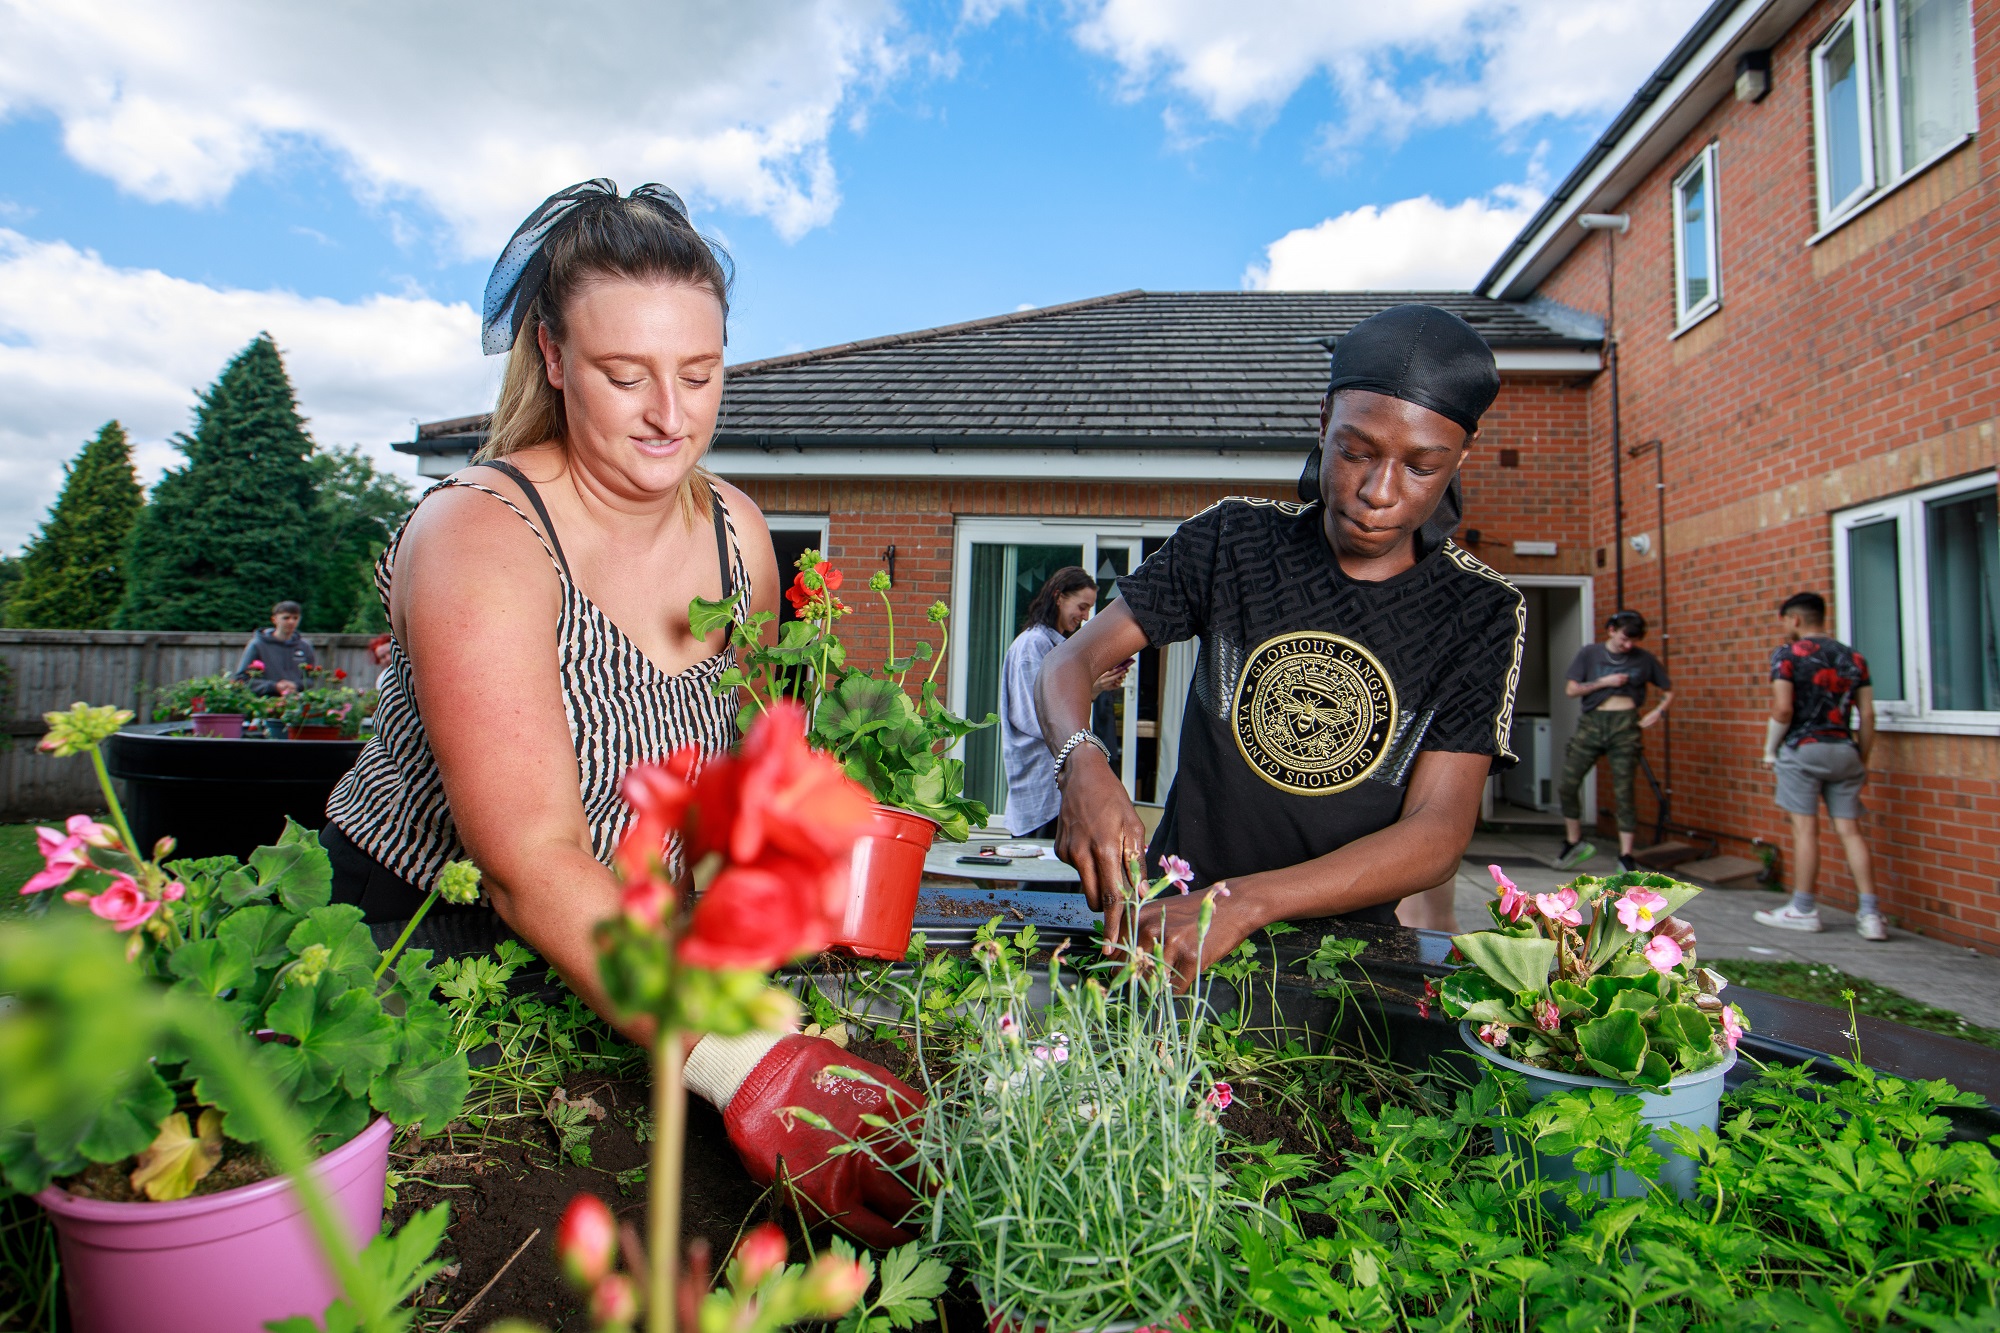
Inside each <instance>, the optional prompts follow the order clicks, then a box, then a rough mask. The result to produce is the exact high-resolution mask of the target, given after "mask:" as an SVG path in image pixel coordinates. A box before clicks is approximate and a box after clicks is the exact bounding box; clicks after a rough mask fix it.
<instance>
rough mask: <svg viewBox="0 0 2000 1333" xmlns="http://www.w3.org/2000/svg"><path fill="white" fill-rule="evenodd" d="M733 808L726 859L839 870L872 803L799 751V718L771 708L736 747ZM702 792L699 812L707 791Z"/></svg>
mask: <svg viewBox="0 0 2000 1333" xmlns="http://www.w3.org/2000/svg"><path fill="white" fill-rule="evenodd" d="M739 762H740V764H741V765H742V769H743V773H742V778H741V781H740V782H736V783H732V784H731V786H732V788H733V791H734V794H735V795H736V796H737V798H738V800H739V802H740V804H739V805H738V807H737V808H736V810H735V811H734V812H733V813H734V818H733V819H731V820H730V822H729V828H730V834H729V856H730V859H731V860H733V861H736V862H739V863H748V862H752V861H756V860H758V859H759V858H761V857H763V856H765V855H766V854H767V849H769V848H775V849H776V850H777V851H779V852H781V853H783V854H784V855H787V856H791V857H794V858H796V859H798V860H801V861H803V862H805V863H807V864H809V865H812V864H822V865H823V864H829V863H832V862H843V863H844V862H845V861H846V859H847V857H848V854H849V853H850V852H851V851H852V849H853V847H854V838H855V835H856V833H857V832H858V831H859V830H860V828H861V826H862V825H863V824H865V823H866V822H867V821H868V818H869V814H870V811H871V808H872V807H871V803H870V801H869V800H868V797H867V795H866V793H864V792H863V791H862V790H861V788H859V787H857V786H856V785H855V784H854V783H853V782H851V781H849V780H848V777H847V774H846V773H845V772H843V771H842V769H841V767H840V765H839V764H838V763H836V762H835V761H834V760H832V759H829V758H828V757H826V756H825V755H823V754H818V753H815V752H814V751H813V750H812V749H811V748H810V747H808V746H807V745H806V716H805V711H804V710H803V709H801V708H800V707H799V706H798V705H797V704H795V703H790V702H783V703H779V704H776V705H773V707H772V708H771V711H770V713H769V715H768V716H766V717H764V718H762V719H760V720H759V721H758V724H757V726H756V727H755V728H753V729H752V730H751V732H750V735H749V737H748V738H747V739H746V740H745V741H744V743H743V755H742V758H741V760H740V761H739ZM702 786H703V791H702V795H703V798H704V800H703V804H704V805H706V803H707V802H706V797H707V795H708V792H707V786H708V784H706V783H704V784H702Z"/></svg>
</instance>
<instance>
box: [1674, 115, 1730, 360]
mask: <svg viewBox="0 0 2000 1333" xmlns="http://www.w3.org/2000/svg"><path fill="white" fill-rule="evenodd" d="M1716 163H1717V153H1716V146H1715V145H1714V144H1710V145H1708V147H1706V148H1704V149H1702V150H1701V152H1700V153H1699V154H1697V155H1696V157H1695V159H1694V161H1692V162H1690V163H1688V164H1687V166H1686V167H1685V168H1684V169H1683V170H1682V171H1681V174H1680V175H1678V176H1676V177H1674V183H1673V189H1672V190H1671V192H1670V197H1671V200H1672V205H1673V210H1674V317H1675V318H1674V334H1675V336H1679V335H1680V334H1682V333H1685V332H1686V331H1687V330H1689V329H1691V328H1693V327H1694V326H1695V325H1696V324H1699V323H1700V322H1701V321H1702V320H1704V319H1707V318H1708V317H1709V316H1710V315H1712V314H1714V313H1715V312H1716V311H1718V310H1720V309H1721V308H1722V241H1721V238H1722V227H1721V222H1720V217H1721V212H1720V208H1719V204H1720V202H1721V195H1720V192H1719V191H1718V190H1717V188H1716V178H1717V172H1716ZM1695 176H1702V177H1703V178H1704V184H1703V193H1704V194H1705V195H1706V198H1707V205H1706V208H1705V209H1704V216H1703V218H1702V239H1703V240H1704V241H1706V242H1707V244H1708V295H1706V296H1704V297H1703V298H1702V299H1701V300H1699V301H1697V302H1695V303H1694V304H1693V305H1689V304H1687V226H1686V219H1685V217H1684V215H1683V212H1682V208H1681V187H1682V186H1683V185H1685V184H1687V182H1688V181H1689V180H1691V179H1693V178H1694V177H1695Z"/></svg>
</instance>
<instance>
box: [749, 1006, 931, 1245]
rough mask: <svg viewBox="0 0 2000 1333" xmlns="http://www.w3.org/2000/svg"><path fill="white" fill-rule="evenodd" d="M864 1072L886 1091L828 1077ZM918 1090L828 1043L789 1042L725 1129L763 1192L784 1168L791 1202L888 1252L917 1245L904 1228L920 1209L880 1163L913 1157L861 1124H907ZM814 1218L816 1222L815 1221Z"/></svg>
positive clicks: (759, 1071)
mask: <svg viewBox="0 0 2000 1333" xmlns="http://www.w3.org/2000/svg"><path fill="white" fill-rule="evenodd" d="M829 1065H839V1066H842V1067H844V1068H847V1069H858V1070H861V1071H863V1072H865V1073H867V1074H868V1075H869V1076H870V1077H873V1078H876V1079H879V1080H881V1082H882V1083H883V1084H884V1085H885V1088H886V1091H885V1090H884V1088H878V1087H876V1086H874V1085H873V1084H869V1083H861V1082H857V1081H855V1080H854V1079H850V1078H844V1077H842V1076H840V1075H838V1074H830V1073H828V1072H827V1066H829ZM923 1105H924V1099H923V1097H922V1095H920V1094H919V1093H918V1092H916V1090H914V1089H913V1088H911V1087H910V1086H909V1085H908V1084H906V1083H904V1082H903V1081H902V1080H901V1079H899V1078H897V1077H896V1076H895V1075H894V1074H891V1073H890V1072H889V1071H888V1070H886V1069H883V1068H882V1067H881V1066H879V1065H872V1064H870V1063H868V1062H867V1061H866V1060H858V1059H856V1058H855V1057H853V1056H851V1055H849V1054H848V1053H847V1052H846V1051H843V1050H842V1049H840V1047H838V1046H836V1045H834V1044H833V1043H832V1042H830V1041H827V1040H826V1039H825V1038H823V1037H798V1036H792V1037H784V1038H781V1039H780V1040H779V1042H778V1044H777V1045H776V1046H774V1047H772V1048H771V1051H770V1053H769V1054H768V1055H766V1056H765V1057H764V1058H763V1059H762V1060H760V1061H758V1063H757V1066H756V1068H754V1069H752V1070H751V1071H750V1076H749V1077H748V1078H746V1079H744V1080H743V1085H742V1086H741V1087H739V1088H738V1089H737V1090H736V1095H735V1096H734V1097H732V1098H730V1100H729V1109H728V1110H726V1111H724V1112H723V1114H722V1123H723V1125H724V1126H725V1127H726V1128H727V1129H728V1130H729V1141H730V1142H731V1143H733V1144H735V1145H736V1153H737V1156H739V1157H741V1158H742V1159H743V1166H744V1169H745V1170H747V1171H749V1173H750V1178H751V1179H753V1180H755V1181H756V1182H757V1183H758V1184H760V1185H769V1184H772V1183H773V1182H774V1181H776V1180H777V1178H778V1164H779V1162H780V1161H781V1160H782V1161H783V1163H784V1170H785V1177H786V1179H787V1180H789V1181H790V1183H791V1187H792V1192H793V1193H794V1194H795V1195H796V1196H797V1197H798V1198H800V1199H802V1200H804V1201H805V1202H806V1203H809V1204H811V1205H812V1209H813V1210H814V1211H816V1212H817V1214H818V1216H819V1217H821V1218H824V1219H825V1220H827V1221H830V1222H832V1223H833V1224H834V1225H835V1226H837V1227H839V1228H840V1229H841V1230H843V1231H845V1232H847V1233H848V1234H849V1235H851V1236H853V1237H854V1238H855V1239H856V1240H859V1241H861V1242H862V1243H863V1244H866V1245H871V1246H874V1247H875V1248H877V1249H884V1250H886V1249H890V1248H892V1247H894V1246H897V1245H903V1244H907V1243H908V1242H910V1241H912V1240H915V1239H916V1233H915V1232H912V1231H907V1230H904V1229H903V1228H902V1227H900V1226H898V1225H897V1223H899V1222H901V1221H902V1220H903V1219H904V1218H905V1217H906V1216H908V1214H909V1213H910V1211H911V1210H912V1209H914V1208H915V1207H916V1203H917V1200H916V1196H915V1195H914V1194H912V1193H911V1192H910V1188H909V1186H908V1185H906V1184H904V1183H903V1181H902V1179H901V1178H899V1177H898V1176H897V1175H896V1174H895V1172H894V1171H892V1170H889V1169H888V1168H887V1167H885V1166H884V1165H883V1164H882V1162H879V1161H877V1160H875V1157H876V1156H879V1157H881V1158H883V1159H885V1160H886V1161H887V1162H888V1163H890V1164H891V1165H895V1166H900V1165H901V1164H902V1163H904V1162H906V1161H908V1160H909V1158H910V1156H911V1149H910V1145H909V1144H908V1143H906V1142H904V1141H903V1140H902V1139H901V1137H900V1136H898V1135H896V1134H894V1133H892V1132H890V1131H886V1130H883V1129H879V1128H876V1127H875V1126H872V1125H864V1124H862V1123H861V1117H862V1116H864V1115H878V1116H881V1117H882V1118H883V1119H885V1120H888V1121H891V1122H896V1121H901V1120H903V1119H905V1118H907V1117H909V1116H911V1115H914V1114H915V1113H916V1112H918V1111H920V1110H922V1109H923ZM788 1106H797V1107H802V1108H803V1109H805V1110H808V1111H812V1112H814V1113H816V1114H818V1115H821V1116H824V1117H826V1120H827V1122H828V1123H829V1124H831V1125H832V1126H833V1127H834V1130H835V1131H836V1132H834V1133H828V1132H827V1131H826V1130H823V1129H817V1128H815V1127H813V1126H811V1125H808V1124H806V1123H805V1122H804V1121H802V1120H799V1119H797V1118H795V1117H792V1116H787V1115H785V1114H784V1113H783V1112H784V1109H785V1108H786V1107H788ZM850 1141H856V1142H867V1143H869V1144H871V1145H872V1147H873V1150H874V1154H875V1155H874V1156H871V1155H870V1154H869V1153H867V1152H861V1151H856V1152H851V1153H843V1154H839V1155H835V1156H829V1151H830V1150H831V1149H832V1148H834V1147H835V1146H836V1145H838V1144H840V1143H843V1142H850ZM808 1216H811V1214H810V1213H809V1214H808Z"/></svg>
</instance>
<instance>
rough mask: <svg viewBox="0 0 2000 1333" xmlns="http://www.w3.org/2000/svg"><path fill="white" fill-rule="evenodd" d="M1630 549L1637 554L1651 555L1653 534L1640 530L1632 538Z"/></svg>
mask: <svg viewBox="0 0 2000 1333" xmlns="http://www.w3.org/2000/svg"><path fill="white" fill-rule="evenodd" d="M1632 549H1633V551H1635V552H1637V553H1638V554H1639V555H1651V554H1652V553H1653V534H1652V533H1650V532H1642V533H1640V534H1639V535H1638V536H1636V537H1634V538H1633V539H1632Z"/></svg>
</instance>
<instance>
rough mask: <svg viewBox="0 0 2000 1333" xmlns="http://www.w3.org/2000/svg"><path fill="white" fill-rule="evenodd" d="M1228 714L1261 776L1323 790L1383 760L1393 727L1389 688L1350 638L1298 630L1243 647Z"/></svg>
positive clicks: (1284, 786) (1282, 785) (1345, 784)
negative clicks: (1244, 657)
mask: <svg viewBox="0 0 2000 1333" xmlns="http://www.w3.org/2000/svg"><path fill="white" fill-rule="evenodd" d="M1230 721H1231V728H1232V730H1234V731H1235V733H1236V748H1237V749H1238V750H1240V751H1242V753H1243V758H1244V760H1245V761H1246V762H1247V763H1248V764H1249V765H1250V767H1252V768H1254V769H1256V770H1257V772H1258V773H1259V774H1261V775H1262V776H1263V778H1264V781H1266V782H1268V783H1270V784H1271V785H1272V786H1274V787H1277V788H1279V789H1280V790H1283V791H1289V792H1297V793H1298V794H1300V795H1302V796H1322V795H1325V794H1327V793H1329V792H1337V791H1346V790H1347V789H1348V788H1349V787H1352V786H1353V785H1354V784H1355V783H1357V782H1359V781H1361V780H1362V779H1363V778H1365V777H1367V776H1368V775H1369V774H1370V773H1372V772H1374V771H1375V768H1376V766H1377V765H1378V764H1380V763H1381V762H1382V756H1383V755H1384V754H1386V753H1388V749H1389V740H1390V738H1391V737H1392V736H1394V735H1395V734H1396V691H1395V689H1394V688H1393V687H1392V686H1391V685H1390V684H1389V673H1388V672H1386V671H1384V670H1383V669H1382V664H1381V663H1380V662H1378V661H1376V660H1375V655H1374V654H1373V653H1371V652H1369V651H1368V650H1367V649H1366V648H1363V647H1362V646H1361V645H1360V644H1358V643H1356V642H1354V640H1352V639H1344V638H1342V637H1341V636H1340V635H1338V634H1327V633H1323V632H1321V631H1319V630H1297V631H1294V632H1292V633H1290V634H1280V635H1278V636H1277V637H1276V638H1273V639H1267V640H1265V641H1264V643H1263V644H1262V645H1260V646H1259V647H1258V649H1257V651H1255V652H1253V653H1251V654H1250V659H1249V660H1248V661H1247V662H1245V663H1244V664H1243V674H1242V675H1241V676H1239V677H1238V678H1237V681H1236V698H1235V701H1234V703H1233V704H1232V705H1231V706H1230Z"/></svg>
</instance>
